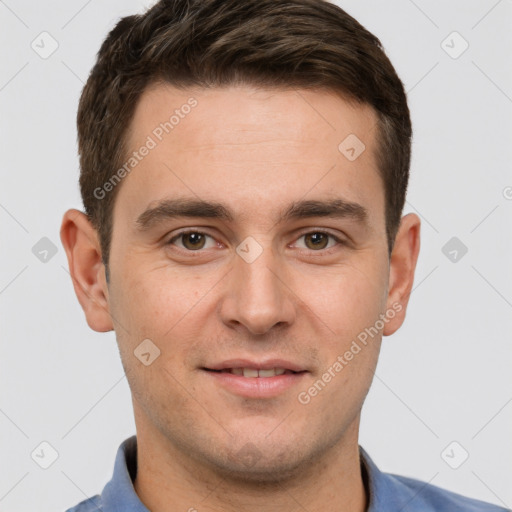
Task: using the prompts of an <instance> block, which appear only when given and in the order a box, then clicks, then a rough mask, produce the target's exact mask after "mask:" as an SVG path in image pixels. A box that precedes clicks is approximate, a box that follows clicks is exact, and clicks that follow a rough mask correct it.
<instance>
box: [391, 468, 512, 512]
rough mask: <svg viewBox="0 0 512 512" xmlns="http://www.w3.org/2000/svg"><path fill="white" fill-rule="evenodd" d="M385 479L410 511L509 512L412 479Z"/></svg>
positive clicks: (398, 476)
mask: <svg viewBox="0 0 512 512" xmlns="http://www.w3.org/2000/svg"><path fill="white" fill-rule="evenodd" d="M386 477H387V479H388V480H389V483H390V484H391V485H392V486H395V487H397V488H399V489H400V490H401V492H402V493H403V494H404V495H405V496H407V499H408V500H409V503H410V505H409V507H408V510H410V511H422V512H427V511H428V512H430V511H432V512H434V511H435V512H441V511H450V512H451V511H459V510H460V511H461V512H462V511H464V512H510V509H505V508H502V507H500V506H498V505H493V504H491V503H487V502H485V501H480V500H477V499H474V498H468V497H467V496H463V495H462V494H457V493H455V492H452V491H448V490H446V489H443V488H441V487H438V486H436V485H432V484H429V483H426V482H422V481H421V480H416V479H414V478H409V477H405V476H401V475H395V474H391V473H387V474H386Z"/></svg>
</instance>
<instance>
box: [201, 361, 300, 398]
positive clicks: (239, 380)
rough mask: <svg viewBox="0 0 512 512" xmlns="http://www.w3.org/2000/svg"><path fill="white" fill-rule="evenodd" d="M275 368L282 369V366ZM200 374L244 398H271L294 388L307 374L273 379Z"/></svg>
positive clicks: (285, 375)
mask: <svg viewBox="0 0 512 512" xmlns="http://www.w3.org/2000/svg"><path fill="white" fill-rule="evenodd" d="M248 367H250V366H244V368H248ZM277 367H279V368H282V366H277ZM228 368H231V366H228ZM235 368H236V367H235ZM272 368H274V367H272ZM262 369H268V368H262ZM202 373H203V374H204V375H206V376H207V378H210V379H213V382H214V383H215V384H216V385H218V386H220V387H222V388H223V389H225V390H226V391H228V392H230V393H234V394H235V395H239V396H241V397H244V398H273V397H276V396H278V395H280V394H282V393H284V392H285V391H287V390H289V389H290V388H292V387H293V386H296V385H297V384H298V383H299V382H300V381H301V380H302V379H303V378H304V376H305V375H306V374H307V373H308V372H307V371H301V372H299V373H283V374H282V375H276V376H275V377H244V376H243V375H235V374H234V373H228V372H220V371H211V370H208V369H206V368H202Z"/></svg>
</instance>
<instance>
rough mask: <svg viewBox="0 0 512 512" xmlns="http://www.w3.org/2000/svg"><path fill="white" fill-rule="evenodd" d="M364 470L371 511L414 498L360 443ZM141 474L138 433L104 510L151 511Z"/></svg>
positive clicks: (120, 454) (105, 495)
mask: <svg viewBox="0 0 512 512" xmlns="http://www.w3.org/2000/svg"><path fill="white" fill-rule="evenodd" d="M359 454H360V458H361V471H362V475H363V482H364V484H365V488H366V493H367V499H368V508H367V512H377V511H380V512H382V511H385V510H400V508H402V507H405V505H406V504H407V503H408V501H410V499H412V497H409V496H407V495H405V496H404V494H403V493H401V492H396V491H397V488H396V486H397V482H395V480H394V479H393V477H392V475H388V474H386V473H382V472H381V471H380V470H379V468H378V467H377V466H376V465H375V463H374V462H373V461H372V459H371V458H370V456H369V455H368V454H367V453H366V451H365V450H364V449H363V448H362V447H361V446H359ZM136 474H137V437H136V436H132V437H129V438H128V439H126V440H125V441H123V443H121V445H120V446H119V449H118V451H117V455H116V461H115V464H114V473H113V476H112V479H111V480H110V482H108V483H107V485H106V486H105V488H104V489H103V492H102V494H101V502H102V505H103V507H102V508H103V510H104V512H149V510H148V509H147V508H146V507H145V506H144V504H143V503H142V502H141V501H140V499H139V497H138V496H137V493H136V492H135V489H134V487H133V480H134V479H135V476H136Z"/></svg>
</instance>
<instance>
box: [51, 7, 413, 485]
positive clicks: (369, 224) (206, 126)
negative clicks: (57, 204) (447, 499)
mask: <svg viewBox="0 0 512 512" xmlns="http://www.w3.org/2000/svg"><path fill="white" fill-rule="evenodd" d="M78 142H79V153H80V166H81V175H80V187H81V192H82V198H83V202H84V207H85V213H81V212H77V211H76V210H74V211H70V212H67V214H66V215H65V217H64V221H63V225H62V230H61V237H62V241H63V244H64V246H65V248H66V251H67V254H68V259H69V263H70V271H71V274H72V277H73V282H74V285H75V290H76V293H77V295H78V298H79V300H80V303H81V304H82V307H83V308H84V311H85V313H86V318H87V321H88V324H89V325H90V326H91V328H93V329H95V330H97V331H99V332H102V331H107V330H111V329H115V331H116V335H117V341H118V344H119V350H120V354H121V359H122V361H123V366H124V368H125V371H126V374H127V377H128V381H129V384H130V387H131V391H132V395H133V402H134V410H135V416H136V422H137V428H138V432H139V429H140V431H144V432H146V433H147V434H148V435H153V436H158V437H159V438H160V439H161V440H162V443H164V444H165V445H166V446H167V447H169V448H170V449H171V448H172V449H174V450H177V451H180V452H181V453H183V454H187V455H188V456H191V457H193V458H195V459H196V460H198V461H203V462H204V463H205V464H209V465H210V466H211V467H215V468H217V469H218V470H219V471H222V470H225V471H230V472H233V471H234V472H236V473H238V474H240V475H242V474H243V475H244V477H246V478H249V477H251V478H255V479H260V480H262V479H265V478H269V479H273V480H275V478H276V475H286V474H292V473H294V472H297V471H299V469H298V468H301V467H303V466H304V462H305V461H310V462H312V461H315V460H318V458H319V457H320V456H321V455H323V454H325V453H327V452H328V449H329V448H332V447H334V446H340V444H342V443H349V441H352V442H353V441H354V439H356V438H357V427H358V422H359V414H360V409H361V406H362V404H363V401H364V398H365V396H366V394H367V391H368V389H369V386H370V383H371V379H372V376H373V371H374V369H375V365H376V362H377V357H378V353H379V348H380V342H381V337H382V335H388V334H392V333H393V332H394V331H396V329H398V328H399V327H400V325H401V324H402V322H403V319H404V316H405V309H406V306H407V300H408V297H409V294H410V291H411V287H412V281H413V274H414V268H415V264H416V259H417V254H418V250H419V220H418V218H417V217H416V216H414V215H409V216H406V217H404V218H402V209H403V205H404V201H405V195H406V190H407V182H408V175H409V164H410V151H411V122H410V116H409V110H408V107H407V101H406V96H405V92H404V89H403V85H402V83H401V81H400V80H399V78H398V76H397V74H396V72H395V70H394V68H393V66H392V65H391V63H390V61H389V60H388V58H387V57H386V55H385V53H384V52H383V49H382V47H381V44H380V42H379V40H378V39H377V38H376V37H375V36H374V35H372V34H370V33H369V32H368V31H367V30H365V29H364V28H363V27H362V26H361V25H360V24H359V23H358V22H357V21H356V20H354V19H353V18H352V17H350V16H349V15H348V14H347V13H345V12H344V11H343V10H341V9H340V8H339V7H337V6H335V5H333V4H330V3H328V2H324V1H318V0H283V1H276V0H257V1H253V0H248V1H244V2H238V1H236V0H222V1H220V0H206V1H205V0H202V1H200V2H199V1H197V2H190V1H185V0H172V1H171V0H168V1H160V2H159V3H158V4H156V5H155V6H154V7H153V8H151V9H150V10H149V11H147V12H146V13H145V14H143V15H138V16H129V17H126V18H123V19H122V20H120V21H119V23H118V24H117V25H116V27H115V28H114V29H113V30H112V31H111V32H110V34H109V35H108V37H107V38H106V40H105V41H104V43H103V45H102V46H101V49H100V51H99V54H98V59H97V62H96V64H95V66H94V68H93V70H92V72H91V74H90V76H89V79H88V81H87V83H86V85H85V87H84V90H83V93H82V97H81V99H80V105H79V111H78ZM177 214H178V215H177ZM187 230H188V231H190V230H192V231H196V234H195V235H194V234H192V235H191V234H190V233H189V234H183V232H184V231H187ZM364 333H365V334H364ZM144 340H151V341H150V342H148V341H144ZM141 343H142V345H141ZM140 347H142V348H140ZM141 352H142V353H144V354H149V356H144V358H145V359H146V361H145V362H143V361H142V359H144V358H141V357H140V356H141ZM349 352H350V353H351V354H352V355H350V354H349ZM137 355H138V356H139V357H138V356H137ZM157 356H158V357H157ZM344 356H345V357H344ZM340 357H341V360H340ZM276 358H277V359H282V360H285V361H287V362H291V363H293V364H294V365H296V366H297V367H299V369H300V371H301V372H302V373H301V374H300V376H298V377H296V378H297V380H296V384H293V385H292V386H291V387H289V388H287V389H286V390H284V391H283V392H281V393H279V394H277V395H275V396H272V397H264V398H262V397H252V398H251V397H248V396H242V395H240V394H237V393H233V392H232V390H228V389H226V388H225V387H223V385H219V384H218V382H217V380H216V377H215V376H214V375H213V373H212V370H213V369H214V368H213V367H215V366H218V365H219V364H222V363H223V362H225V361H227V360H229V359H247V360H250V361H256V360H257V361H264V360H268V359H276ZM146 363H149V364H146ZM336 363H338V364H336ZM340 366H341V368H340ZM294 378H295V377H294ZM313 388H315V389H316V390H317V391H316V392H315V391H314V390H313ZM219 411H221V412H219ZM286 413H290V416H289V418H288V419H286V420H285V421H283V422H282V424H280V426H279V428H278V429H276V425H277V424H278V423H279V422H280V421H281V420H282V419H283V418H284V417H285V416H286ZM248 443H250V446H251V447H252V448H251V449H253V450H256V452H257V454H258V457H257V460H256V462H255V463H254V464H251V465H250V467H249V466H247V464H245V463H244V460H243V457H241V456H240V455H238V456H237V454H240V453H244V452H243V450H244V447H247V446H248ZM297 446H300V449H295V450H292V449H291V448H292V447H297ZM245 449H247V448H245Z"/></svg>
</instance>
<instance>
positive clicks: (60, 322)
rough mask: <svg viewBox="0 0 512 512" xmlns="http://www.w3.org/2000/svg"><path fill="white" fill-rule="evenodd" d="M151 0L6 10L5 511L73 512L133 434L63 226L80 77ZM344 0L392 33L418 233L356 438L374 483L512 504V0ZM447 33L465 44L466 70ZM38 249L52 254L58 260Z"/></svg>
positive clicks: (1, 432) (96, 0)
mask: <svg viewBox="0 0 512 512" xmlns="http://www.w3.org/2000/svg"><path fill="white" fill-rule="evenodd" d="M152 3H153V2H141V1H135V0H129V1H127V0H115V1H114V0H110V1H100V0H89V1H87V2H84V1H83V0H73V1H69V0H68V1H63V0H61V1H57V0H54V1H47V2H35V1H28V2H15V1H14V0H6V1H0V16H1V20H2V30H1V31H0V44H1V48H2V52H1V70H2V72H1V78H0V105H1V112H2V115H1V117H0V129H1V134H0V135H1V137H0V140H1V142H2V152H1V160H0V166H1V175H2V184H3V185H2V187H1V189H0V222H1V226H2V235H3V236H2V240H3V243H2V250H1V257H2V264H1V265H0V311H1V322H2V323H1V325H2V331H1V354H2V357H1V358H0V389H1V395H0V460H1V461H2V462H1V464H0V511H7V510H9V511H10V512H19V511H26V510H34V509H37V510H39V511H41V512H46V511H48V512H49V511H55V510H64V509H66V508H67V507H70V506H72V505H74V504H76V503H77V502H79V501H81V500H83V499H85V498H86V497H88V496H91V495H93V494H96V493H98V492H100V491H101V489H102V488H103V486H104V484H105V483H106V482H107V480H108V479H109V478H110V476H111V472H112V469H113V462H114V457H115V453H116V451H117V447H118V445H119V444H120V442H121V441H122V440H124V439H125V438H126V437H128V436H130V435H132V434H133V433H135V427H134V422H133V418H132V411H131V400H130V393H129V389H128V385H127V382H126V379H125V377H124V373H123V369H122V366H121V363H120V360H119V356H118V351H117V347H116V344H115V337H114V333H107V334H98V333H95V332H93V331H91V330H90V329H89V328H88V326H87V324H86V322H85V319H84V315H83V312H82V310H81V308H80V306H79V304H78V301H77V300H76V297H75V294H74V291H73V288H72V283H71V279H70V277H69V274H68V270H67V269H68V266H67V261H66V258H65V253H64V250H63V248H62V246H61V244H60V239H59V228H60V223H61V218H62V214H63V212H64V211H65V210H66V209H67V208H70V207H76V208H81V200H80V196H79V193H78V185H77V181H78V159H77V156H76V130H75V115H76V108H77V103H78V98H79V94H80V92H81V88H82V87H83V83H84V81H85V80H86V78H87V75H88V73H89V70H90V69H91V67H92V65H93V62H94V58H95V54H96V52H97V51H98V49H99V46H100V44H101V42H102V40H103V38H104V37H105V36H106V34H107V32H108V31H109V30H110V29H111V28H112V27H113V25H114V24H115V22H116V21H117V19H118V18H119V17H121V16H125V15H128V14H133V13H135V12H140V11H141V9H142V8H143V7H145V6H149V5H150V4H152ZM338 4H339V5H340V6H341V7H343V8H345V9H346V10H347V11H348V12H349V13H350V14H351V15H353V16H354V17H355V18H356V19H358V20H359V21H360V22H361V23H362V24H363V25H364V26H365V27H366V28H368V29H369V30H370V31H372V32H374V33H375V34H376V35H377V36H378V37H379V38H380V40H381V42H382V43H383V45H384V47H385V50H386V51H387V53H388V55H389V57H390V58H391V60H392V62H393V64H394V65H395V67H396V69H397V71H398V74H399V75H400V77H401V78H402V80H403V82H404V84H405V87H406V89H407V91H408V97H409V105H410V109H411V113H412V118H413V125H414V146H413V161H412V167H411V173H412V175H411V185H410V190H409V194H408V202H407V206H406V212H409V211H415V212H417V213H418V214H419V215H420V216H421V217H422V220H423V227H422V236H421V242H422V249H421V254H420V258H419V263H418V269H417V274H416V276H417V277H416V281H415V290H414V292H413V294H412V296H411V303H410V306H409V311H408V316H407V319H406V322H405V324H404V326H403V327H402V329H401V330H400V331H399V332H398V333H397V334H395V335H394V336H392V337H389V338H384V340H383V347H382V353H381V359H380V362H379V365H378V368H377V372H376V376H375V379H374V384H373V387H372V389H371V391H370V394H369V396H368V398H367V401H366V404H365V407H364V408H363V416H362V426H361V437H360V444H361V445H362V446H363V447H364V448H365V449H366V450H367V451H368V452H369V453H370V455H371V456H372V458H373V459H374V460H375V462H376V463H377V464H378V465H379V466H380V467H381V469H382V470H385V471H390V472H394V473H399V474H403V475H408V476H412V477H416V478H419V479H422V480H424V481H428V482H431V483H432V484H435V485H439V486H441V487H445V488H448V489H451V490H453V491H456V492H460V493H463V494H466V495H468V496H472V497H475V498H479V499H482V500H486V501H490V502H494V503H497V504H500V505H503V506H505V505H506V506H507V507H509V508H510V507H512V486H511V485H510V482H511V480H512V436H511V435H510V432H512V403H511V402H512V379H511V378H510V375H511V372H510V367H511V359H512V357H511V356H512V348H511V333H512V315H511V313H512V271H511V261H512V259H511V254H512V230H511V226H512V222H511V221H512V172H511V166H510V162H511V161H512V144H511V134H512V99H511V98H512V67H511V62H510V60H511V55H512V35H511V34H512V31H511V30H510V27H511V22H512V1H511V0H500V1H495V0H492V1H487V0H485V1H484V0H478V1H477V0H472V1H462V0H460V1H452V2H442V1H420V0H417V1H415V2H413V1H412V0H392V1H387V2H385V3H384V2H378V1H357V0H346V1H340V2H338ZM43 31H46V32H48V33H49V34H50V35H51V37H52V38H53V39H54V40H56V41H57V42H58V48H57V49H56V51H55V52H54V53H53V54H52V55H50V56H49V57H48V58H45V59H43V58H41V57H40V55H39V54H38V53H36V51H34V50H33V48H32V47H31V43H32V42H33V41H35V43H34V44H38V45H39V47H43V45H44V49H45V51H48V50H49V49H51V44H52V41H51V40H50V39H48V38H47V37H48V36H40V34H41V32H43ZM453 31H456V32H458V33H459V34H460V36H461V37H462V38H463V39H464V40H465V41H467V43H468V44H469V47H468V49H467V50H466V51H465V52H464V53H462V54H461V55H460V56H458V58H453V56H454V54H458V53H459V52H460V50H461V49H462V48H463V46H462V45H463V40H462V39H461V38H460V37H459V36H457V35H455V36H454V35H451V36H450V34H452V32H453ZM448 36H450V37H448ZM42 37H46V38H47V39H45V40H44V41H43V42H41V38H42ZM447 38H448V39H447ZM443 41H446V42H445V43H442V42H443ZM445 50H448V52H451V53H452V56H450V55H449V54H448V53H447V51H445ZM39 51H43V48H40V49H39ZM43 237H47V238H48V239H49V240H50V241H51V242H52V243H53V244H54V245H55V248H54V250H56V254H55V255H53V256H52V253H51V252H49V253H48V254H47V255H46V259H47V261H46V262H42V261H40V259H39V258H42V257H43V255H44V254H45V253H40V251H42V250H43V249H44V248H45V247H46V246H45V245H44V244H48V242H47V241H46V240H45V241H42V242H40V240H41V238H43ZM452 237H457V239H458V241H455V245H454V246H453V247H452V246H448V248H447V249H445V250H444V252H443V247H444V246H445V244H446V243H447V242H448V241H449V240H450V239H451V238H452ZM38 243H39V244H43V246H40V245H36V244H38ZM452 243H453V242H452ZM461 243H463V244H464V245H465V246H466V247H467V253H466V254H465V255H464V256H462V257H461V255H462V251H461V247H462V246H461V245H460V244H461ZM34 246H36V249H34V250H33V247H34ZM454 249H455V250H457V251H458V252H457V261H455V262H453V261H450V258H452V259H453V258H454V254H455V253H453V252H452V254H451V255H450V251H453V250H454ZM34 253H36V254H34ZM445 253H446V254H447V255H448V257H447V255H446V254H445ZM36 255H39V258H38V257H36ZM43 441H46V442H48V443H50V445H51V446H52V447H54V449H55V450H56V451H57V452H58V458H57V460H56V461H55V462H54V463H53V464H52V465H51V466H50V467H49V468H48V469H42V468H41V467H40V466H39V465H38V464H37V463H36V462H35V461H34V460H33V459H32V458H31V453H32V452H33V451H34V450H35V449H36V448H37V449H39V450H40V449H41V448H40V446H39V445H40V443H41V442H43ZM453 441H456V442H457V443H458V444H457V445H455V447H454V445H451V447H450V448H449V449H448V451H447V452H446V451H445V448H446V447H447V446H448V445H450V443H452V442H453ZM38 447H39V448H38ZM43 448H44V447H43ZM452 449H453V451H452ZM463 450H465V451H467V453H468V454H469V458H468V459H467V460H466V461H465V462H464V463H463V464H462V465H460V467H458V469H453V468H452V467H450V466H449V465H448V464H447V460H448V461H449V462H450V463H451V464H452V465H454V464H455V465H456V463H457V462H460V460H461V455H462V454H463V453H464V452H463ZM36 453H37V450H36ZM39 453H41V452H40V451H39ZM45 453H46V455H45V457H48V454H49V453H50V451H49V449H46V452H45ZM442 453H445V456H444V458H443V456H442ZM446 453H448V455H449V457H447V456H446ZM35 458H36V459H37V457H35Z"/></svg>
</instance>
